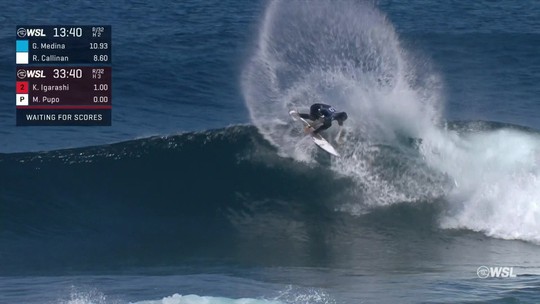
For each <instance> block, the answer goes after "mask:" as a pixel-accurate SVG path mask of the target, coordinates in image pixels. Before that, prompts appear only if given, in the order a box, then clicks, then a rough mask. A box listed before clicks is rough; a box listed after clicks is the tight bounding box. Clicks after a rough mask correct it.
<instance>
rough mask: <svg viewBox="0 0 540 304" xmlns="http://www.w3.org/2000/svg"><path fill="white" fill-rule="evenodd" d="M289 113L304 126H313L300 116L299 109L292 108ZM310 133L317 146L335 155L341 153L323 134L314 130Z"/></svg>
mask: <svg viewBox="0 0 540 304" xmlns="http://www.w3.org/2000/svg"><path fill="white" fill-rule="evenodd" d="M289 115H291V117H292V119H293V120H295V121H301V122H302V124H303V125H304V127H311V124H310V123H309V122H308V121H307V120H305V119H303V118H302V117H300V115H298V112H297V111H295V110H291V111H289ZM309 135H310V137H311V139H312V140H313V142H314V143H315V144H316V145H317V146H319V147H320V148H321V149H323V150H324V151H326V152H328V153H330V154H332V155H334V156H340V155H339V153H338V152H337V151H336V149H335V148H334V147H333V146H332V145H331V144H330V143H329V142H328V141H326V139H324V137H322V136H321V134H313V132H310V133H309Z"/></svg>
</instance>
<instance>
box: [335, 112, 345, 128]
mask: <svg viewBox="0 0 540 304" xmlns="http://www.w3.org/2000/svg"><path fill="white" fill-rule="evenodd" d="M347 117H348V116H347V113H345V112H339V113H336V114H335V115H334V119H335V120H337V122H338V124H339V125H340V126H342V125H343V122H344V121H345V120H347Z"/></svg>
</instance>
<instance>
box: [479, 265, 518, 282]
mask: <svg viewBox="0 0 540 304" xmlns="http://www.w3.org/2000/svg"><path fill="white" fill-rule="evenodd" d="M476 274H477V275H478V277H479V278H480V279H487V278H490V277H491V278H515V277H516V275H515V274H514V267H487V266H480V267H478V269H477V270H476Z"/></svg>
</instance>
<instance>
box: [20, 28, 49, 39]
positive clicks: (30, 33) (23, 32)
mask: <svg viewBox="0 0 540 304" xmlns="http://www.w3.org/2000/svg"><path fill="white" fill-rule="evenodd" d="M17 36H19V38H24V37H47V35H45V30H44V29H42V28H41V29H26V28H24V27H21V28H19V29H17Z"/></svg>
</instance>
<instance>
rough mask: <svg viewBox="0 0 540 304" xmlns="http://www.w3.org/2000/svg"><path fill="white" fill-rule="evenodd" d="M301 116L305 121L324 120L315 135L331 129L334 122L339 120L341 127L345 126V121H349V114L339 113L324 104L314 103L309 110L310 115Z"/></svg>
mask: <svg viewBox="0 0 540 304" xmlns="http://www.w3.org/2000/svg"><path fill="white" fill-rule="evenodd" d="M299 115H300V117H302V118H303V119H309V120H312V121H316V120H319V119H320V118H323V121H322V122H323V124H322V125H321V126H320V127H318V128H317V129H316V130H315V131H313V133H319V132H320V131H323V130H326V129H328V128H330V127H331V126H332V121H333V120H337V121H338V123H339V125H340V126H341V125H343V121H345V120H346V119H347V114H346V113H345V112H339V113H338V112H337V111H336V109H334V107H332V106H330V105H327V104H324V103H314V104H313V105H311V107H310V108H309V114H302V113H300V114H299Z"/></svg>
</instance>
